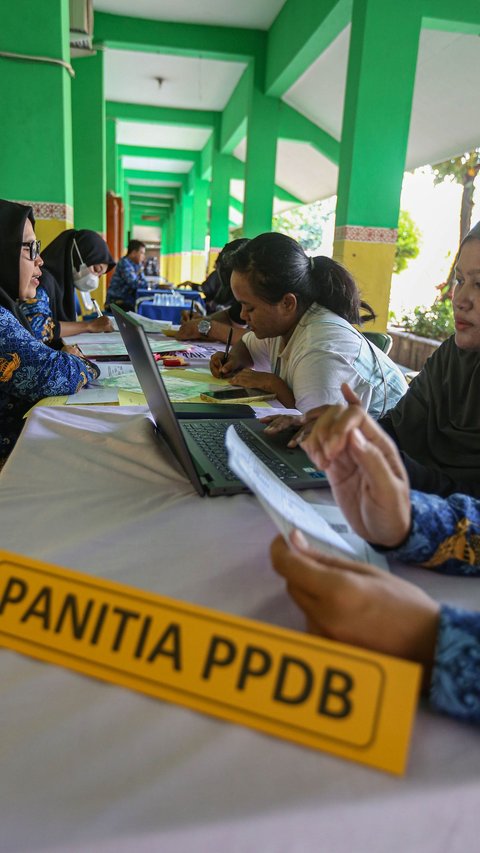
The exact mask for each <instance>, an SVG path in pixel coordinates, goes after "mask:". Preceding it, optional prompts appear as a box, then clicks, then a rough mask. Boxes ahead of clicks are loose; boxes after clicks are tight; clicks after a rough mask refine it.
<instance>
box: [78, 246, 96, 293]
mask: <svg viewBox="0 0 480 853" xmlns="http://www.w3.org/2000/svg"><path fill="white" fill-rule="evenodd" d="M73 245H74V246H75V249H76V250H77V254H78V257H79V258H80V269H79V270H76V269H75V267H74V268H73V283H74V285H75V287H76V288H77V290H81V291H82V293H90V291H91V290H95V288H96V287H98V275H95V273H93V272H91V271H90V270H89V268H88V267H87V265H86V264H85V263H84V262H83V258H82V256H81V254H80V251H79V248H78V246H77V244H76V242H75V240H74V241H73ZM72 254H73V247H72ZM72 265H73V262H72Z"/></svg>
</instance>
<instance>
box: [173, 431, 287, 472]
mask: <svg viewBox="0 0 480 853" xmlns="http://www.w3.org/2000/svg"><path fill="white" fill-rule="evenodd" d="M229 426H230V424H229V423H218V422H217V421H192V422H191V423H185V422H184V421H183V422H182V429H183V430H185V431H187V432H188V434H189V435H190V436H191V437H192V438H194V439H195V442H196V444H198V446H199V447H200V449H201V450H202V451H203V453H205V456H207V458H208V459H209V460H210V462H211V463H212V465H213V466H214V467H215V468H216V469H217V471H219V472H220V473H221V474H223V475H224V477H225V478H226V479H227V480H238V477H237V475H236V474H234V473H233V471H231V470H230V468H229V467H228V454H227V449H226V447H225V433H226V431H227V429H228V427H229ZM235 429H236V431H237V432H238V434H239V436H240V438H241V439H242V441H244V442H245V444H246V445H247V446H248V447H249V448H250V449H251V450H253V452H254V453H255V456H257V457H258V459H260V460H261V461H262V462H263V463H264V465H266V466H267V468H269V469H270V471H273V473H274V474H276V475H277V477H279V478H280V480H287V481H291V480H298V474H297V472H296V471H294V469H293V468H291V467H290V466H289V465H287V463H286V462H282V460H281V459H280V458H279V457H276V456H270V455H269V454H268V453H266V452H265V451H264V450H263V448H262V446H261V444H260V442H258V441H256V440H255V435H254V434H253V433H251V432H250V430H248V429H247V427H246V426H245V425H244V424H235Z"/></svg>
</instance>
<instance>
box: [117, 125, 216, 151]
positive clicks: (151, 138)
mask: <svg viewBox="0 0 480 853" xmlns="http://www.w3.org/2000/svg"><path fill="white" fill-rule="evenodd" d="M211 133H212V131H211V130H204V129H203V128H197V127H175V126H174V125H169V124H147V123H145V122H133V121H118V122H117V142H118V143H119V144H120V145H145V146H147V147H148V148H184V149H186V150H187V151H200V150H201V149H202V148H203V147H204V145H205V144H206V143H207V142H208V140H209V138H210V136H211Z"/></svg>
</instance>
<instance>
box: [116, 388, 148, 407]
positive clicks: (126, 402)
mask: <svg viewBox="0 0 480 853" xmlns="http://www.w3.org/2000/svg"><path fill="white" fill-rule="evenodd" d="M118 405H119V406H146V405H147V401H146V399H145V395H144V394H142V392H141V391H128V390H126V389H125V388H119V389H118Z"/></svg>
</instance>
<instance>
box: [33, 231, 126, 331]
mask: <svg viewBox="0 0 480 853" xmlns="http://www.w3.org/2000/svg"><path fill="white" fill-rule="evenodd" d="M74 240H75V243H76V245H77V246H78V252H77V250H76V248H75V244H74V242H73V241H74ZM79 252H80V255H81V258H80V255H79ZM42 259H43V264H44V266H43V270H44V272H45V270H46V271H47V272H48V273H50V275H49V276H45V284H47V279H48V287H47V288H46V289H47V292H48V295H49V298H50V302H51V304H52V307H53V306H56V314H57V316H55V309H54V310H53V313H54V319H55V320H72V321H73V320H76V319H77V312H76V310H75V287H74V282H73V267H75V269H76V270H79V269H80V265H81V263H82V261H83V263H84V264H86V266H87V267H91V266H93V265H94V264H107V269H108V270H111V269H112V268H113V267H114V266H115V261H114V260H113V258H112V256H111V254H110V252H109V249H108V246H107V244H106V243H105V240H104V239H103V238H102V237H100V234H97V232H96V231H89V230H87V229H85V228H84V229H81V230H80V231H76V230H75V229H74V228H70V229H69V230H68V231H63V232H62V233H61V234H59V235H58V237H55V240H52V242H51V243H50V244H49V245H48V246H47V248H46V249H45V250H44V251H43V252H42ZM72 263H73V267H72ZM52 278H53V279H54V281H53V282H52ZM52 289H54V291H55V293H52Z"/></svg>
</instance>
